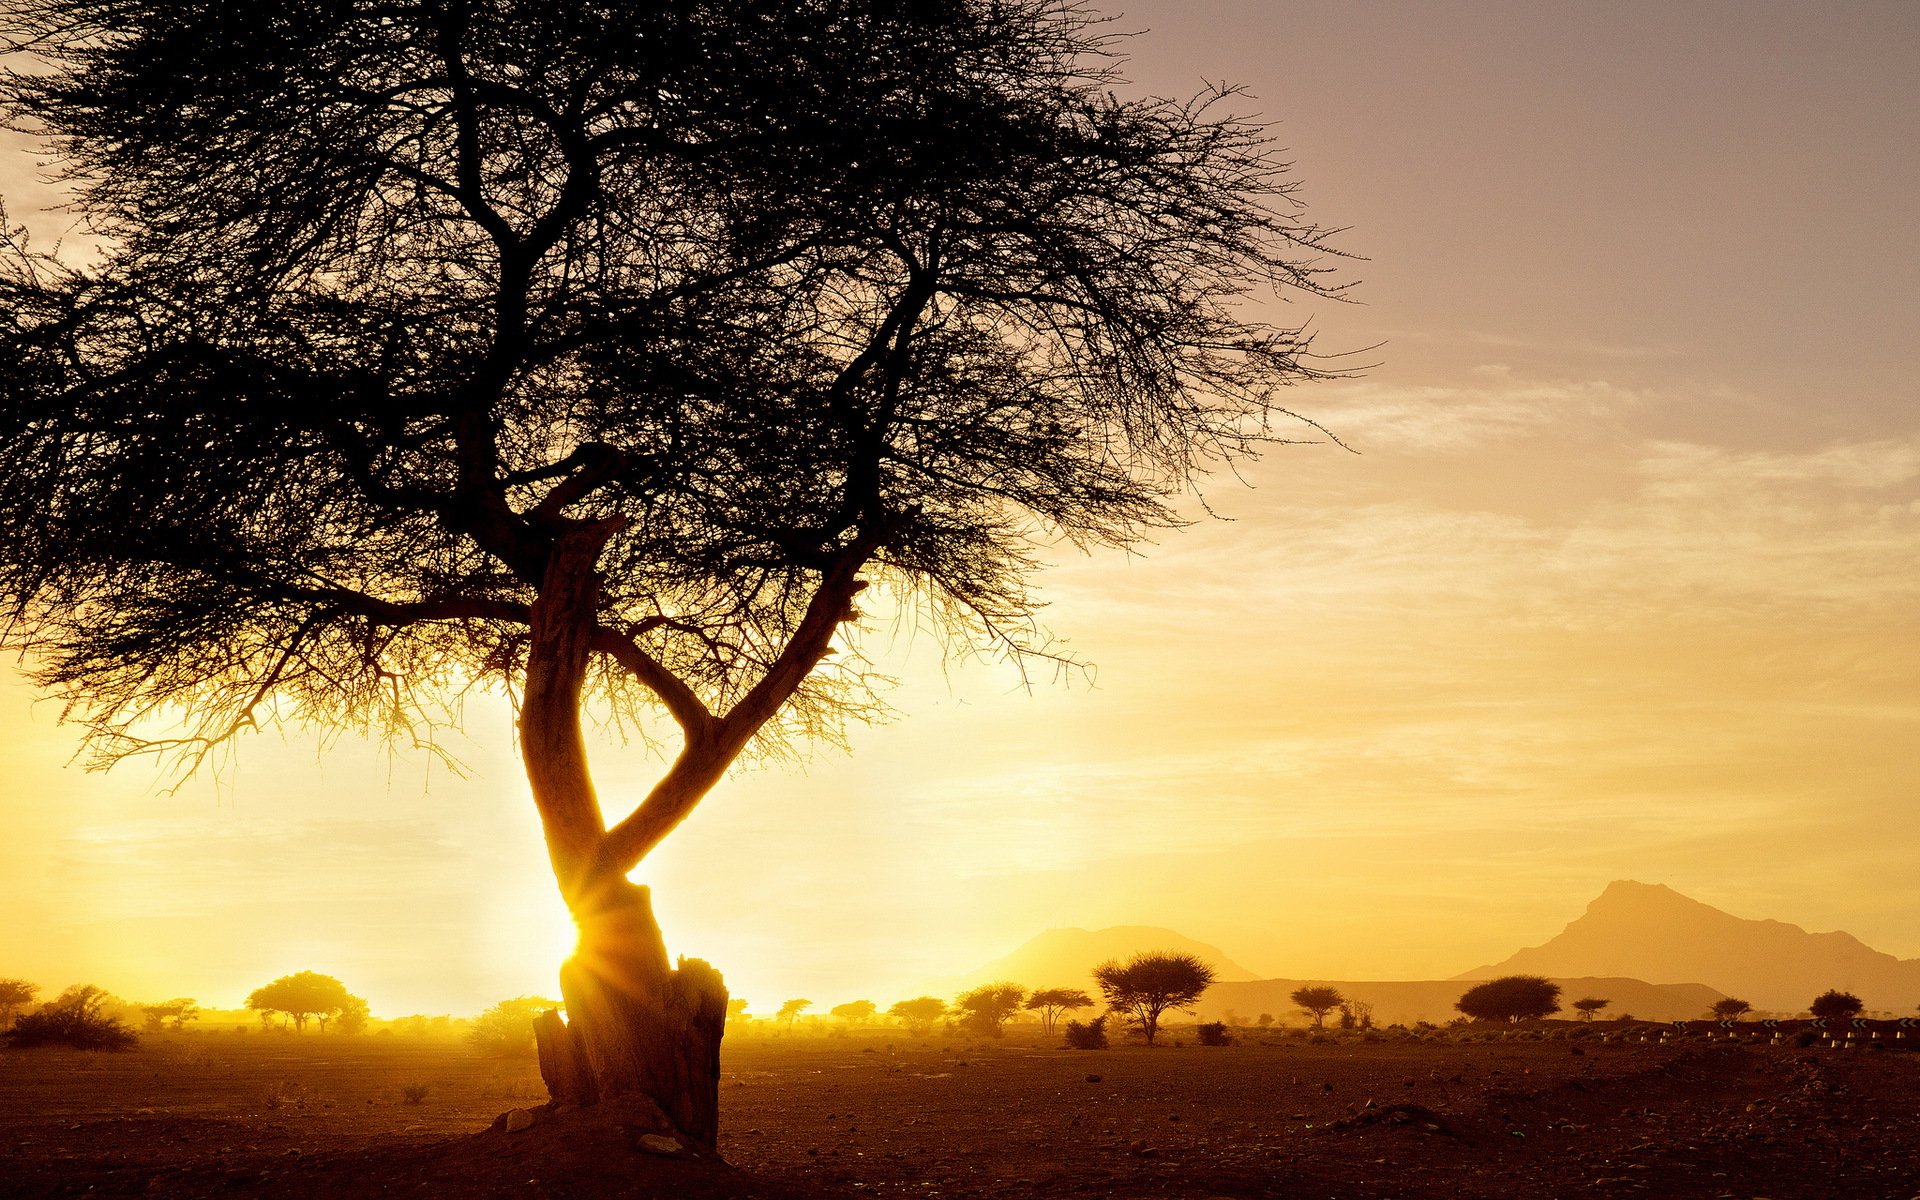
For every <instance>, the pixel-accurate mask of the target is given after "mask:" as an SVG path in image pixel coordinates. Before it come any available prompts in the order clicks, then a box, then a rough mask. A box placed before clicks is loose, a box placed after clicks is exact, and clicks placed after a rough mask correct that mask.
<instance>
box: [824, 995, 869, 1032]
mask: <svg viewBox="0 0 1920 1200" xmlns="http://www.w3.org/2000/svg"><path fill="white" fill-rule="evenodd" d="M879 1010H880V1006H879V1005H877V1004H875V1003H874V1002H873V1001H871V1000H849V1001H848V1002H847V1003H845V1004H836V1005H834V1006H833V1007H832V1008H830V1009H828V1010H827V1012H828V1013H829V1014H831V1015H832V1016H836V1017H839V1018H840V1019H841V1020H842V1021H845V1022H846V1023H847V1024H848V1025H849V1026H854V1025H860V1024H863V1023H865V1022H867V1021H871V1020H873V1014H874V1013H876V1012H878V1011H879Z"/></svg>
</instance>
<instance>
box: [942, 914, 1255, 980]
mask: <svg viewBox="0 0 1920 1200" xmlns="http://www.w3.org/2000/svg"><path fill="white" fill-rule="evenodd" d="M1152 950H1183V951H1185V952H1187V953H1188V954H1193V955H1197V956H1198V957H1199V958H1200V959H1202V960H1203V961H1205V962H1207V963H1210V964H1212V966H1213V969H1214V973H1215V975H1216V976H1217V977H1218V978H1220V979H1222V980H1242V979H1253V978H1256V976H1255V975H1254V973H1253V972H1252V971H1249V970H1247V969H1246V968H1245V967H1243V966H1241V965H1240V964H1239V963H1236V962H1234V961H1233V960H1232V959H1230V958H1228V957H1227V956H1226V953H1225V952H1224V951H1222V950H1221V949H1220V948H1219V947H1218V946H1209V945H1207V944H1206V943H1205V942H1196V941H1194V940H1193V939H1192V938H1190V937H1187V936H1185V935H1184V934H1179V933H1175V932H1174V931H1173V930H1171V929H1161V928H1159V927H1157V926H1153V925H1115V926H1113V927H1112V928H1109V929H1092V930H1088V929H1049V930H1047V931H1046V932H1045V933H1042V934H1040V935H1039V936H1038V937H1035V938H1033V939H1031V940H1029V941H1028V942H1027V943H1026V944H1024V945H1022V946H1021V947H1020V948H1019V949H1018V950H1015V951H1014V952H1013V953H1012V954H1009V955H1007V956H1006V957H1004V958H996V959H994V960H993V961H992V962H990V963H988V964H986V965H985V966H983V967H980V968H979V969H978V970H974V971H969V972H967V973H966V974H964V975H953V976H947V977H944V978H941V979H933V980H929V981H927V984H926V988H927V991H928V993H929V994H930V995H935V996H950V995H952V994H954V993H956V992H961V991H965V990H966V989H967V988H970V987H977V986H978V985H980V984H983V983H994V982H997V981H999V980H1003V979H1004V980H1010V981H1012V982H1014V983H1019V984H1024V985H1025V986H1027V987H1030V988H1046V987H1077V988H1085V989H1086V990H1087V991H1088V992H1090V993H1092V994H1094V995H1098V994H1099V993H1098V991H1097V990H1096V989H1095V988H1094V986H1093V968H1094V967H1096V966H1098V965H1100V964H1101V963H1103V962H1106V961H1107V960H1108V959H1110V958H1117V959H1120V960H1121V961H1123V962H1124V961H1125V960H1127V959H1129V958H1131V957H1133V956H1134V955H1136V954H1140V953H1142V952H1145V951H1152Z"/></svg>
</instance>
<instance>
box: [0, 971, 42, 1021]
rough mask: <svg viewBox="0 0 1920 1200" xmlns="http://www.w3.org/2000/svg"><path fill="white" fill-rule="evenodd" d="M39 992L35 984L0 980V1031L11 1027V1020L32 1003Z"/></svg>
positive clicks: (14, 980)
mask: <svg viewBox="0 0 1920 1200" xmlns="http://www.w3.org/2000/svg"><path fill="white" fill-rule="evenodd" d="M39 991H40V985H39V984H37V983H28V982H27V981H26V980H24V979H0V1030H4V1029H8V1028H10V1027H11V1026H12V1025H13V1018H14V1017H15V1016H17V1015H18V1014H19V1012H20V1010H21V1009H23V1008H25V1007H26V1006H27V1005H29V1004H32V1003H33V998H34V996H35V995H37V994H38V993H39Z"/></svg>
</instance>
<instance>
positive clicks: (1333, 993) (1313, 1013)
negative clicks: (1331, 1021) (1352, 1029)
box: [1287, 984, 1346, 1029]
mask: <svg viewBox="0 0 1920 1200" xmlns="http://www.w3.org/2000/svg"><path fill="white" fill-rule="evenodd" d="M1287 999H1289V1000H1291V1001H1293V1003H1294V1005H1295V1006H1296V1007H1297V1008H1299V1009H1300V1011H1301V1012H1303V1013H1306V1014H1307V1015H1308V1016H1310V1017H1312V1018H1313V1027H1314V1028H1315V1029H1323V1028H1325V1027H1326V1024H1327V1014H1328V1013H1330V1012H1332V1011H1333V1010H1334V1009H1336V1008H1339V1007H1340V1004H1341V1002H1342V1001H1344V1000H1345V999H1346V997H1345V996H1342V995H1341V994H1340V989H1338V988H1330V987H1327V986H1326V985H1324V984H1319V985H1308V986H1306V987H1298V988H1295V989H1293V994H1292V995H1290V996H1288V997H1287Z"/></svg>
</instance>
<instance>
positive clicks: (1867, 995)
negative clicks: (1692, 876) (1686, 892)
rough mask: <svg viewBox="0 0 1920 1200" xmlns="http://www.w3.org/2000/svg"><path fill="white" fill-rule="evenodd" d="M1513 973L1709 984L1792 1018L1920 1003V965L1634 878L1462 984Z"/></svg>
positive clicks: (1842, 936)
mask: <svg viewBox="0 0 1920 1200" xmlns="http://www.w3.org/2000/svg"><path fill="white" fill-rule="evenodd" d="M1513 974H1528V975H1547V976H1561V975H1626V976H1631V977H1633V978H1635V979H1645V980H1648V981H1650V982H1655V983H1683V982H1687V983H1704V984H1707V985H1708V986H1710V987H1714V988H1718V989H1719V990H1721V991H1723V992H1725V993H1726V994H1728V995H1730V996H1738V997H1739V998H1740V999H1742V1000H1745V1001H1747V1002H1748V1003H1750V1004H1752V1005H1753V1006H1754V1008H1755V1009H1759V1010H1763V1011H1771V1012H1780V1013H1787V1014H1792V1013H1796V1012H1801V1011H1804V1010H1805V1009H1806V1007H1807V1004H1808V1003H1809V1002H1810V1001H1811V1000H1812V999H1813V998H1814V997H1815V996H1817V995H1819V994H1820V993H1821V992H1824V991H1826V990H1827V989H1828V988H1838V989H1840V990H1841V991H1843V992H1852V993H1853V994H1854V995H1856V996H1859V997H1860V998H1861V999H1862V1000H1864V1001H1865V1002H1866V1006H1867V1008H1868V1010H1869V1011H1883V1012H1894V1013H1899V1014H1902V1015H1907V1014H1911V1013H1912V1012H1913V1011H1914V1007H1915V1006H1916V1005H1920V959H1899V958H1895V957H1894V956H1893V955H1891V954H1883V953H1881V952H1880V951H1878V950H1875V949H1873V948H1872V947H1870V946H1867V945H1865V944H1864V943H1862V942H1861V941H1860V940H1859V939H1858V938H1856V937H1854V936H1853V935H1852V934H1848V933H1808V932H1807V931H1806V930H1804V929H1802V928H1800V927H1799V926H1798V925H1789V924H1787V923H1785V922H1783V921H1756V920H1748V919H1746V918H1743V917H1736V916H1733V915H1731V914H1729V913H1724V912H1721V911H1720V910H1719V909H1717V908H1714V907H1712V906H1710V905H1706V904H1702V903H1700V902H1699V901H1698V900H1693V899H1689V898H1688V897H1686V896H1683V895H1681V894H1680V893H1679V892H1676V891H1674V890H1673V889H1672V888H1670V887H1666V886H1664V885H1662V884H1657V883H1636V882H1633V881H1631V880H1616V881H1615V882H1613V883H1610V884H1608V885H1607V887H1606V890H1605V891H1603V892H1601V893H1600V896H1599V898H1598V899H1596V900H1594V901H1593V903H1591V904H1589V905H1588V906H1587V911H1586V913H1585V914H1583V915H1582V916H1580V917H1579V918H1577V919H1575V920H1574V921H1573V922H1572V923H1571V924H1569V925H1568V926H1567V927H1566V929H1564V930H1563V931H1561V932H1560V933H1559V934H1558V935H1557V936H1555V937H1554V938H1552V939H1551V940H1549V941H1547V942H1546V943H1544V944H1542V945H1539V946H1532V947H1529V948H1528V949H1525V950H1522V951H1520V952H1519V953H1517V954H1515V955H1513V956H1512V957H1511V958H1508V959H1506V960H1505V961H1502V962H1498V963H1494V964H1492V965H1491V966H1485V967H1480V968H1478V969H1477V970H1473V971H1468V972H1466V973H1465V974H1462V975H1459V976H1456V978H1457V979H1491V978H1493V977H1495V976H1497V975H1513ZM1616 1006H1617V1002H1616ZM1636 1015H1641V1016H1644V1015H1648V1014H1644V1013H1636Z"/></svg>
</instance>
